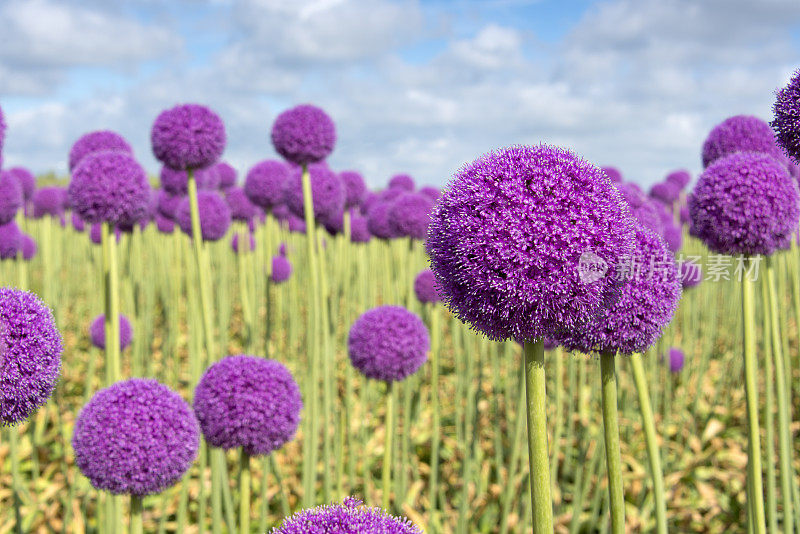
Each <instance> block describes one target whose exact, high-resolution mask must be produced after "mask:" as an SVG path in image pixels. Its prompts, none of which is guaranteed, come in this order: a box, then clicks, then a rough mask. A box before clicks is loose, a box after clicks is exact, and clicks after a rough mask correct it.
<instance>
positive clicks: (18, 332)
mask: <svg viewBox="0 0 800 534" xmlns="http://www.w3.org/2000/svg"><path fill="white" fill-rule="evenodd" d="M62 351H63V347H62V344H61V334H60V333H59V332H58V329H57V328H56V325H55V320H54V319H53V314H52V313H51V312H50V309H49V308H48V307H47V306H45V305H44V303H43V302H42V301H41V300H39V298H38V297H37V296H36V295H34V294H33V293H28V292H26V291H22V290H20V289H16V288H11V287H2V288H0V426H2V425H14V424H17V423H20V422H22V421H24V420H26V419H27V418H28V417H30V416H31V414H32V413H33V412H35V411H36V409H37V408H39V407H40V406H42V405H44V403H45V402H47V399H48V398H50V395H52V393H53V390H54V389H55V386H56V381H57V380H58V374H59V371H60V369H61V352H62Z"/></svg>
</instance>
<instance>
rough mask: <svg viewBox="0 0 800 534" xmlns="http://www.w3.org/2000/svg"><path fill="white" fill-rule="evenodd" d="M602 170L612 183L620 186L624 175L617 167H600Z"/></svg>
mask: <svg viewBox="0 0 800 534" xmlns="http://www.w3.org/2000/svg"><path fill="white" fill-rule="evenodd" d="M600 170H601V171H603V172H604V173H605V174H606V176H608V179H609V180H611V182H612V183H615V184H618V183H620V182H622V173H621V172H619V169H617V168H616V167H600Z"/></svg>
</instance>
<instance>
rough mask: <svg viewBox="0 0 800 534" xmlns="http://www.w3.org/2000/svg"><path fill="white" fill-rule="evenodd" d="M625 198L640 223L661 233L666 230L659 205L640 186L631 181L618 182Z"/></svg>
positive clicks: (632, 213)
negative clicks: (659, 211)
mask: <svg viewBox="0 0 800 534" xmlns="http://www.w3.org/2000/svg"><path fill="white" fill-rule="evenodd" d="M617 189H618V190H619V192H620V194H621V195H622V198H623V200H625V202H626V203H627V204H628V208H629V209H630V212H631V215H632V216H633V218H634V219H636V220H637V221H638V222H639V224H641V225H642V226H644V227H645V228H649V229H651V230H653V231H654V232H656V233H658V234H660V233H662V232H663V231H664V223H663V221H662V220H661V217H660V216H659V213H658V207H657V206H656V205H655V203H654V202H653V201H652V200H651V199H650V198H649V197H648V196H647V195H645V194H644V193H643V192H642V190H641V189H639V186H637V185H636V184H633V183H630V182H622V183H618V184H617Z"/></svg>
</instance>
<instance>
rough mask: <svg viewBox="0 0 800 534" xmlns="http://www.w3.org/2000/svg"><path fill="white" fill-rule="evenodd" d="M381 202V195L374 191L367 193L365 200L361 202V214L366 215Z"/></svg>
mask: <svg viewBox="0 0 800 534" xmlns="http://www.w3.org/2000/svg"><path fill="white" fill-rule="evenodd" d="M380 201H381V197H380V194H378V193H376V192H374V191H367V193H366V194H365V195H364V200H363V201H362V202H361V213H363V214H364V215H366V214H367V213H369V210H371V209H372V207H373V206H374V205H375V204H377V203H378V202H380Z"/></svg>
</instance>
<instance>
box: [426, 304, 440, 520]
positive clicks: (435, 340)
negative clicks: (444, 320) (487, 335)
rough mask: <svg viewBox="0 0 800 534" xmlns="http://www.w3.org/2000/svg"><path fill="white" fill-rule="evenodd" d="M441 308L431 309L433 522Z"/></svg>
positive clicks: (436, 485) (434, 307)
mask: <svg viewBox="0 0 800 534" xmlns="http://www.w3.org/2000/svg"><path fill="white" fill-rule="evenodd" d="M440 312H441V310H440V309H439V307H438V306H436V305H433V306H431V309H430V324H431V406H432V408H433V428H432V429H431V475H430V484H429V491H430V495H429V497H428V499H429V500H430V510H431V519H432V523H433V524H436V517H435V516H436V513H437V508H436V491H437V490H438V488H439V442H440V440H441V436H440V433H441V428H440V426H441V424H442V423H441V415H440V413H439V337H440V332H439V329H440V328H441V327H440V325H439V314H440Z"/></svg>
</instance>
